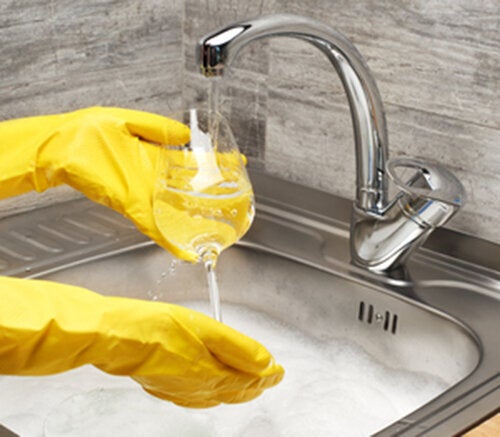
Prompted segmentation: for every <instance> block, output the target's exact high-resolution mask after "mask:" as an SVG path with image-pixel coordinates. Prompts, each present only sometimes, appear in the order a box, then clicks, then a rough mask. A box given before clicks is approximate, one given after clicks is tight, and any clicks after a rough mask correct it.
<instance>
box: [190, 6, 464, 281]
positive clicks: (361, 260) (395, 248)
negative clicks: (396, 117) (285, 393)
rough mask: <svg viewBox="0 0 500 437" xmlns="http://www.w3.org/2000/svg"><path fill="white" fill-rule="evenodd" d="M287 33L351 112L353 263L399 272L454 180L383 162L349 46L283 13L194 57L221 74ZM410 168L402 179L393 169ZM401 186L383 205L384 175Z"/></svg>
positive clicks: (212, 37)
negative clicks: (321, 62) (309, 49)
mask: <svg viewBox="0 0 500 437" xmlns="http://www.w3.org/2000/svg"><path fill="white" fill-rule="evenodd" d="M271 36H287V37H292V38H298V39H302V40H305V41H307V42H309V43H311V44H312V45H313V46H315V47H317V48H318V49H319V50H320V51H322V52H323V53H324V54H325V55H326V56H327V58H328V59H329V60H330V62H331V63H332V65H333V67H334V68H335V70H336V71H337V73H338V75H339V76H340V79H341V81H342V84H343V86H344V89H345V92H346V94H347V98H348V102H349V107H350V110H351V116H352V122H353V128H354V143H355V154H356V199H355V202H354V204H353V215H352V221H351V257H352V261H353V263H354V264H356V265H359V266H362V267H365V268H367V269H369V270H372V271H375V272H381V273H383V272H389V271H392V270H394V269H397V268H399V267H400V266H401V265H402V264H403V263H404V261H405V260H406V258H407V257H408V255H409V254H410V253H411V252H412V251H413V250H414V249H415V248H417V247H419V246H420V245H421V244H422V243H423V242H424V241H425V239H426V238H427V237H428V235H429V234H430V233H431V232H432V230H433V229H435V228H436V227H437V226H441V225H443V224H444V223H445V222H446V221H447V220H448V219H449V218H451V216H452V215H453V214H454V213H455V212H456V211H457V209H458V208H459V206H460V205H461V204H462V203H463V201H464V198H465V194H464V189H463V187H462V185H461V183H460V182H459V181H458V180H457V179H456V178H455V177H454V176H453V175H452V174H451V173H450V172H449V171H447V170H446V169H445V168H443V167H442V166H440V165H437V164H428V163H425V162H422V161H417V160H411V159H409V160H408V159H407V160H403V159H398V160H392V161H389V163H388V162H387V159H388V140H387V126H386V121H385V115H384V110H383V105H382V99H381V98H380V95H379V92H378V89H377V85H376V84H375V80H374V78H373V76H372V75H371V73H370V71H369V69H368V67H367V65H366V63H365V61H364V59H363V58H362V56H361V54H360V53H359V52H358V50H357V49H356V47H354V45H353V44H352V43H351V42H350V41H349V40H348V39H347V38H346V37H345V36H343V35H342V34H341V33H339V32H337V31H336V30H334V29H332V28H330V27H329V26H327V25H325V24H323V23H321V22H318V21H316V20H313V19H310V18H306V17H301V16H296V15H289V14H279V15H267V16H262V17H258V18H255V19H252V20H248V21H241V22H237V23H234V24H232V25H229V26H227V27H224V28H222V29H219V30H216V31H215V32H212V33H210V34H209V35H206V36H204V37H203V38H202V39H201V40H200V41H199V43H198V45H197V60H198V63H199V67H200V70H201V73H202V74H203V75H205V76H206V77H217V76H223V74H224V71H225V69H226V68H227V67H229V66H230V65H231V62H232V61H233V60H234V59H235V57H236V55H237V54H238V52H239V51H240V49H241V48H242V47H244V46H245V45H246V44H248V43H250V42H252V41H254V40H256V39H259V38H264V37H271ZM405 169H406V170H408V169H411V170H412V175H411V176H410V177H408V178H407V179H406V180H403V179H402V177H403V175H400V174H399V173H398V171H400V170H405ZM388 174H389V176H390V177H392V178H393V179H394V180H395V182H396V184H397V185H398V186H399V187H400V188H401V191H400V193H399V194H397V195H396V196H395V198H394V199H393V200H391V201H389V200H388V195H387V191H388V182H387V176H388Z"/></svg>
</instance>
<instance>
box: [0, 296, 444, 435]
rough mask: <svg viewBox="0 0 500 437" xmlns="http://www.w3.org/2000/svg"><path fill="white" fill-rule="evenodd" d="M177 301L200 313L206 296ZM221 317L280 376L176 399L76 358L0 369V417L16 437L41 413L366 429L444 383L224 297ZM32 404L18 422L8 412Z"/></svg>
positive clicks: (90, 421)
mask: <svg viewBox="0 0 500 437" xmlns="http://www.w3.org/2000/svg"><path fill="white" fill-rule="evenodd" d="M182 304H183V305H185V306H189V307H191V308H193V309H197V310H200V311H203V312H206V313H208V312H209V309H208V305H207V304H205V303H199V302H188V303H186V302H184V303H182ZM223 316H224V321H225V323H227V324H228V325H229V326H232V327H234V328H235V329H238V330H240V331H242V332H244V333H245V334H247V335H249V336H251V337H253V338H255V339H257V340H258V341H260V342H261V343H262V344H264V345H265V346H266V347H267V348H268V349H269V350H270V351H271V352H272V353H273V355H274V356H275V358H276V360H277V362H279V363H280V364H282V365H283V366H284V368H285V378H284V379H283V381H282V382H281V383H280V384H279V385H278V386H276V387H274V388H272V389H269V390H267V391H266V392H264V394H263V395H262V396H260V397H259V398H257V399H255V400H253V401H251V402H248V403H245V404H238V405H221V406H218V407H215V408H209V409H204V410H203V409H202V410H198V409H188V408H182V407H178V406H176V405H174V404H171V403H169V402H165V401H162V400H159V399H156V398H154V397H152V396H150V395H148V394H147V393H145V392H144V391H143V390H142V389H141V388H140V387H139V386H138V385H137V384H135V383H134V382H133V381H132V380H130V379H128V378H119V377H113V376H110V375H107V374H105V373H102V372H100V371H98V370H97V369H95V368H93V367H92V366H84V367H83V368H80V369H75V370H73V371H71V372H66V373H65V374H61V375H54V376H50V377H43V378H24V379H23V378H20V377H1V378H0V423H4V424H5V425H6V426H8V427H11V428H12V429H13V430H14V431H17V432H19V433H20V434H21V435H22V436H23V437H24V436H27V437H32V436H38V435H40V436H41V435H43V431H42V429H43V421H45V428H46V434H45V435H46V436H47V437H55V436H64V437H76V436H85V437H87V436H89V435H92V436H109V435H119V436H120V437H124V436H125V437H126V436H137V435H151V436H156V435H161V436H164V435H166V436H170V435H171V436H176V437H188V436H196V437H205V436H206V437H262V436H266V437H280V436H287V437H293V436H297V437H303V436H307V435H314V436H315V437H322V436H328V437H330V436H332V435H339V436H340V435H341V436H343V437H348V436H366V435H370V434H373V433H374V432H376V431H377V430H379V429H381V428H383V427H385V426H387V425H389V424H390V423H392V422H394V421H396V420H398V419H399V418H401V417H402V416H404V415H406V414H408V413H409V412H411V411H413V410H414V409H416V408H417V407H419V406H420V405H422V404H423V403H425V402H427V401H428V400H430V399H432V398H433V397H434V396H436V395H437V394H439V393H441V392H442V391H443V390H444V389H446V388H447V386H448V384H447V383H445V382H444V381H442V380H440V379H438V378H436V377H433V376H431V375H425V374H421V373H413V372H407V371H401V370H394V369H391V368H389V367H386V366H384V365H383V364H381V363H379V362H377V361H375V360H374V359H373V358H372V357H371V356H369V355H368V354H367V353H366V352H365V351H364V350H363V349H362V348H361V347H360V346H358V345H357V344H356V343H354V342H351V341H348V340H345V339H343V340H342V339H335V340H329V341H319V340H316V339H313V338H311V337H308V336H306V335H304V333H302V332H300V331H298V330H297V329H295V328H292V327H290V326H287V325H285V324H283V323H281V322H279V321H277V320H275V319H272V318H270V317H268V316H266V315H264V314H262V313H257V312H255V311H251V310H249V309H248V308H243V307H240V306H234V305H230V304H227V303H225V304H224V306H223ZM23 381H24V382H23ZM23 387H24V390H23ZM9 394H11V395H14V394H15V396H14V397H13V398H12V397H10V396H9ZM64 399H66V401H65V402H62V403H61V401H63V400H64ZM13 401H14V402H13ZM14 404H17V405H14ZM27 406H28V408H26V407H27ZM34 412H35V413H36V414H37V416H33V417H31V418H30V417H28V416H27V417H26V421H24V422H23V423H21V421H19V420H17V419H16V417H17V416H16V415H19V414H27V415H29V414H32V413H34ZM45 418H46V420H45ZM29 420H31V423H28V422H27V421H29ZM37 427H38V429H39V433H38V434H36V433H33V431H32V430H33V429H35V428H37ZM28 428H29V429H30V432H29V433H28V432H24V433H23V430H24V431H26V430H28Z"/></svg>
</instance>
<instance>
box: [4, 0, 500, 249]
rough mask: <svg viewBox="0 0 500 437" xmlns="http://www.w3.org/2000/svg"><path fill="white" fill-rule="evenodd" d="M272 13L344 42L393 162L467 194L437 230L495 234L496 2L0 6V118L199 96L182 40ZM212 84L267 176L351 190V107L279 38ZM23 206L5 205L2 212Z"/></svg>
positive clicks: (300, 46) (301, 0)
mask: <svg viewBox="0 0 500 437" xmlns="http://www.w3.org/2000/svg"><path fill="white" fill-rule="evenodd" d="M279 12H291V13H296V14H301V15H306V16H311V17H313V18H317V19H320V20H322V21H323V22H325V23H327V24H330V25H331V26H332V27H335V28H336V29H337V30H339V31H341V32H342V33H344V34H345V35H346V36H347V37H348V38H350V39H351V40H352V41H353V42H354V43H355V44H356V46H357V47H358V49H359V50H360V52H361V53H362V54H363V55H364V57H365V58H366V60H367V63H368V65H369V66H370V68H371V70H372V72H373V74H374V76H375V79H376V80H377V83H378V85H379V88H380V92H381V95H382V98H383V101H384V104H385V109H386V113H387V120H388V126H389V141H390V146H389V149H390V154H391V156H403V155H404V156H415V157H420V158H425V159H432V160H435V161H439V162H441V163H443V164H445V165H447V166H448V167H449V168H450V169H451V170H452V171H453V172H454V173H455V174H456V175H457V176H458V177H459V178H460V179H461V180H462V182H463V183H464V185H465V187H466V189H467V192H468V197H469V199H468V203H467V204H466V206H465V207H464V208H463V209H462V210H461V212H460V213H459V215H457V216H456V217H455V218H454V219H453V221H452V222H451V223H450V224H449V225H448V226H449V227H450V228H453V229H456V230H459V231H462V232H466V233H469V234H472V235H475V236H478V237H481V238H485V239H487V240H490V241H494V242H496V243H500V227H499V221H500V220H499V217H500V208H499V207H498V199H500V141H499V140H500V135H499V129H500V111H499V103H498V102H499V98H498V97H499V81H500V62H499V61H500V48H499V47H500V41H499V39H500V37H499V28H500V4H499V3H498V1H496V0H491V1H490V0H442V1H429V0H412V1H400V2H393V1H373V0H358V1H356V2H354V1H349V0H286V1H285V0H269V1H265V2H264V1H260V2H247V1H244V0H227V1H224V2H220V1H218V0H205V1H200V0H168V1H164V0H144V1H141V2H138V1H135V0H121V1H116V0H87V1H85V2H84V1H72V0H57V1H55V0H38V1H29V0H16V1H13V0H11V1H9V0H5V1H2V2H1V3H0V55H1V58H2V63H1V64H0V119H9V118H13V117H22V116H28V115H35V114H43V113H53V112H61V111H69V110H73V109H76V108H79V107H83V106H90V105H119V106H126V107H132V108H138V109H144V110H151V111H154V112H159V113H168V112H170V111H171V110H172V109H175V108H178V107H180V106H182V105H183V104H184V105H188V104H205V102H206V97H207V89H208V83H207V80H205V79H203V78H201V77H200V75H199V74H198V73H197V72H196V67H195V65H194V55H193V53H194V45H195V42H196V40H197V39H198V38H199V37H200V36H201V35H203V34H204V33H206V32H208V31H211V30H213V29H214V28H216V27H218V26H221V25H224V24H227V23H229V22H231V21H234V20H238V19H243V18H249V17H252V16H256V15H259V14H262V13H279ZM220 88H221V93H222V96H223V98H222V110H223V112H225V113H226V114H227V115H228V116H229V118H230V121H231V125H232V127H233V129H234V131H235V133H236V136H237V138H238V141H239V142H240V145H241V148H242V149H243V151H244V152H245V153H246V154H248V155H249V156H252V157H254V158H256V159H257V162H258V163H260V165H261V166H265V167H266V168H267V169H268V170H269V171H270V172H272V173H275V174H278V175H280V176H283V177H287V178H291V179H293V180H295V181H299V182H303V183H305V184H308V185H312V186H315V187H318V188H321V189H324V190H327V191H330V192H333V193H335V194H339V195H341V196H344V197H348V198H353V195H354V152H353V150H354V148H353V139H352V127H351V121H350V115H349V112H348V108H347V103H346V99H345V96H344V92H343V90H342V87H341V84H340V82H339V80H338V79H337V77H336V75H335V73H334V71H333V69H332V67H331V66H330V65H329V63H328V62H327V61H326V59H325V58H324V56H323V55H322V54H321V53H319V52H318V51H317V50H315V49H314V48H311V47H310V46H308V45H306V44H305V43H303V42H300V41H294V40H291V39H284V38H282V39H274V40H268V41H260V42H257V43H254V44H253V45H250V46H248V47H246V48H245V49H243V50H242V52H241V54H240V56H239V58H238V59H237V61H236V62H235V64H234V66H233V68H232V71H231V74H230V75H229V77H228V78H225V79H224V80H223V81H221V83H220ZM48 196H53V197H54V198H59V197H60V196H61V194H60V193H57V194H55V195H54V194H51V193H49V194H48ZM36 199H40V196H37V197H36ZM33 201H34V200H33V198H30V199H29V200H28V201H27V203H32V202H33ZM22 203H23V201H22V200H20V199H13V200H11V201H3V202H2V204H1V205H0V215H1V214H2V213H3V214H5V213H8V212H10V211H12V209H13V208H14V209H15V208H19V207H20V205H22Z"/></svg>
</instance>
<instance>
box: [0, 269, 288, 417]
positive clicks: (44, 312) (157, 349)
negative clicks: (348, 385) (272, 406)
mask: <svg viewBox="0 0 500 437" xmlns="http://www.w3.org/2000/svg"><path fill="white" fill-rule="evenodd" d="M0 302H1V305H0V373H1V374H10V375H47V374H53V373H58V372H63V371H65V370H69V369H72V368H75V367H78V366H81V365H84V364H93V365H94V366H96V367H98V368H99V369H101V370H103V371H105V372H107V373H110V374H113V375H129V376H132V378H133V379H134V380H136V381H137V382H138V383H139V384H141V385H142V386H143V388H144V389H145V390H146V391H148V392H149V393H151V394H153V395H154V396H157V397H160V398H162V399H166V400H169V401H173V402H175V403H177V404H179V405H183V406H189V407H209V406H214V405H217V404H219V403H221V402H224V403H236V402H245V401H248V400H250V399H253V398H254V397H256V396H258V395H259V394H261V393H262V391H263V390H264V389H266V388H268V387H271V386H273V385H275V384H277V383H278V382H279V381H280V380H281V379H282V377H283V369H282V368H281V367H280V366H279V365H277V364H275V362H274V360H273V358H272V356H271V355H270V354H269V352H268V351H267V350H266V349H265V348H264V347H263V346H261V345H260V344H259V343H257V342H256V341H254V340H252V339H250V338H248V337H246V336H244V335H243V334H240V333H238V332H237V331H235V330H233V329H231V328H229V327H227V326H225V325H223V324H221V323H218V322H216V321H215V320H213V319H212V318H210V317H208V316H205V315H203V314H201V313H198V312H196V311H192V310H189V309H186V308H183V307H180V306H176V305H171V304H167V303H160V302H149V301H141V300H135V299H127V298H120V297H105V296H102V295H100V294H96V293H93V292H91V291H88V290H85V289H83V288H79V287H74V286H69V285H63V284H57V283H53V282H48V281H41V280H26V279H17V278H7V277H4V278H0Z"/></svg>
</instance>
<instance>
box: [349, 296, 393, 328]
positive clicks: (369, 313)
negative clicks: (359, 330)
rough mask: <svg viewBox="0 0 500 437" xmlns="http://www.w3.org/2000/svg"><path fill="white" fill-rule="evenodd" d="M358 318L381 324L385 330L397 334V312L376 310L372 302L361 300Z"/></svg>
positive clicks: (362, 320)
mask: <svg viewBox="0 0 500 437" xmlns="http://www.w3.org/2000/svg"><path fill="white" fill-rule="evenodd" d="M358 320H359V321H360V322H365V323H368V324H369V325H372V324H375V323H376V324H380V325H381V326H382V329H383V330H384V331H387V332H390V333H392V334H395V333H396V331H397V328H398V316H397V314H391V312H390V311H387V310H386V311H383V312H382V311H375V307H374V306H373V305H372V304H366V303H365V302H363V301H361V302H360V303H359V308H358Z"/></svg>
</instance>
